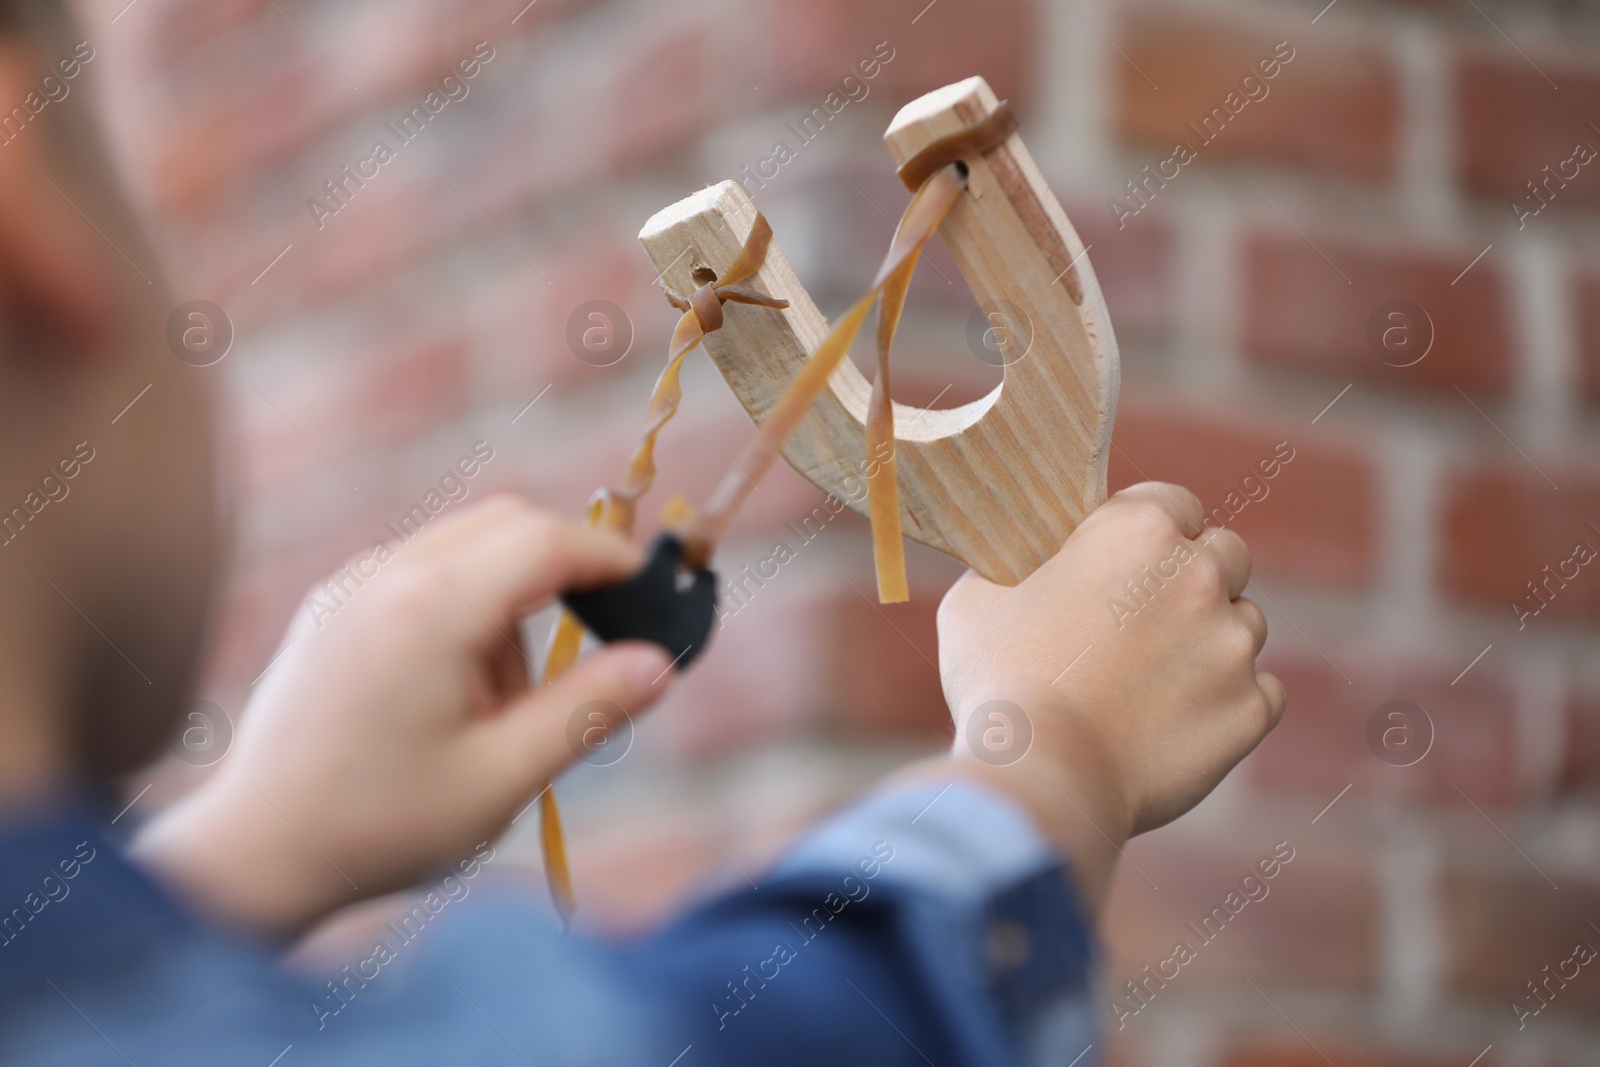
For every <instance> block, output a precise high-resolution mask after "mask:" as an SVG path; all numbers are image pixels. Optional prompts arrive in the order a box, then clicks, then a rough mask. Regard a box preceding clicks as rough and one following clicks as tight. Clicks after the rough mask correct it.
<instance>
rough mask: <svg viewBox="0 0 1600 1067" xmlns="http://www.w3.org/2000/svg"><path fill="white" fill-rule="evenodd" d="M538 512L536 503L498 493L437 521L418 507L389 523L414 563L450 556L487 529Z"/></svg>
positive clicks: (512, 495)
mask: <svg viewBox="0 0 1600 1067" xmlns="http://www.w3.org/2000/svg"><path fill="white" fill-rule="evenodd" d="M536 511H537V509H536V508H535V507H534V506H533V503H532V502H531V501H529V500H528V499H527V498H525V497H521V496H518V495H516V494H515V493H495V494H493V495H491V496H488V497H486V498H484V499H483V500H481V501H477V502H476V503H473V504H471V505H468V506H467V507H464V508H462V509H461V510H460V511H457V512H455V513H454V514H451V515H446V516H444V517H443V518H441V519H439V520H438V521H437V522H434V521H432V520H431V517H430V513H429V512H428V510H427V509H426V508H424V507H422V506H421V505H418V506H416V507H413V508H412V509H411V510H410V511H408V512H406V513H404V514H402V515H401V516H399V518H397V519H396V520H394V521H392V522H390V523H389V526H390V528H391V529H392V530H393V531H394V532H395V534H396V536H397V537H399V538H400V541H401V545H402V547H403V548H404V550H405V553H406V555H407V557H409V558H411V559H415V560H421V559H434V558H437V557H439V556H441V555H447V554H448V553H450V552H451V551H453V550H454V549H456V548H458V547H460V546H461V545H462V544H464V543H466V542H468V541H470V540H472V539H473V538H474V537H478V536H480V535H482V533H483V532H484V531H485V530H488V529H491V528H493V527H495V526H498V525H501V524H503V523H505V522H506V521H508V520H509V519H511V518H513V517H516V516H521V515H531V514H534V513H535V512H536Z"/></svg>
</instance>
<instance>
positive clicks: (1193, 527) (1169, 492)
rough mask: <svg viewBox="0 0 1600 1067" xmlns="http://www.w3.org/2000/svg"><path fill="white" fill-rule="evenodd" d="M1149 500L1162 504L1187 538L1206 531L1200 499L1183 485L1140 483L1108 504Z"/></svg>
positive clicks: (1127, 489) (1204, 515)
mask: <svg viewBox="0 0 1600 1067" xmlns="http://www.w3.org/2000/svg"><path fill="white" fill-rule="evenodd" d="M1119 500H1120V501H1139V500H1148V501H1153V502H1155V503H1157V504H1160V505H1161V506H1162V507H1164V508H1166V509H1167V511H1168V512H1170V513H1171V515H1172V517H1173V519H1174V520H1175V521H1176V522H1177V524H1178V527H1179V529H1181V530H1182V531H1183V535H1184V536H1185V537H1197V536H1199V534H1200V533H1201V531H1203V530H1204V529H1205V517H1206V513H1205V509H1204V508H1202V507H1201V506H1200V498H1199V497H1197V496H1195V495H1194V494H1193V493H1191V492H1189V490H1187V489H1185V488H1184V487H1183V486H1181V485H1173V484H1171V483H1170V482H1140V483H1139V484H1138V485H1130V486H1129V487H1128V488H1126V489H1124V490H1122V492H1120V493H1118V494H1117V495H1116V496H1113V497H1112V498H1111V499H1110V500H1109V501H1107V503H1115V502H1117V501H1119Z"/></svg>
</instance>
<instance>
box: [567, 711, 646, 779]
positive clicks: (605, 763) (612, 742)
mask: <svg viewBox="0 0 1600 1067" xmlns="http://www.w3.org/2000/svg"><path fill="white" fill-rule="evenodd" d="M567 748H568V749H569V750H571V752H572V755H573V756H574V758H576V759H577V761H578V762H579V763H587V764H588V765H589V766H591V767H610V766H612V765H613V764H617V763H621V762H622V758H623V757H624V756H626V755H627V754H628V752H629V751H630V750H631V749H632V748H633V719H632V718H630V717H629V715H628V713H627V712H626V711H623V710H622V708H620V707H619V706H617V705H616V704H613V703H611V701H609V700H589V701H585V702H584V703H582V704H579V705H578V706H577V708H576V709H575V710H574V711H573V712H572V715H571V717H570V718H568V719H567Z"/></svg>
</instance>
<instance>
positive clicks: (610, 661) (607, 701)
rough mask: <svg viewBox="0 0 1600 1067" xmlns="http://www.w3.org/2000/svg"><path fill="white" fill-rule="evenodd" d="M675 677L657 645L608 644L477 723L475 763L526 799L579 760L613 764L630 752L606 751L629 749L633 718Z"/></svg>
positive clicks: (647, 706) (645, 708) (659, 695)
mask: <svg viewBox="0 0 1600 1067" xmlns="http://www.w3.org/2000/svg"><path fill="white" fill-rule="evenodd" d="M674 673H675V672H674V670H673V667H672V657H670V656H669V655H667V653H666V652H665V651H664V650H662V649H661V648H660V647H659V646H657V645H652V644H646V643H643V642H626V643H619V644H615V645H608V646H607V647H605V648H603V649H601V650H600V651H598V652H596V653H595V654H594V655H592V656H590V657H589V658H587V659H585V660H583V661H581V662H580V663H579V664H578V665H577V666H575V667H573V668H572V669H571V670H570V671H568V672H567V673H566V674H564V675H562V676H561V677H560V678H557V679H556V680H555V681H554V682H551V683H550V684H549V685H547V686H544V687H542V688H540V689H538V690H535V691H533V692H531V693H528V694H526V695H524V696H522V697H520V698H518V699H517V700H516V701H514V702H513V703H512V704H511V706H510V707H508V708H507V709H506V711H505V713H504V714H502V715H499V716H496V717H495V718H493V719H489V720H487V721H485V722H483V723H481V724H479V726H478V727H477V731H478V733H477V736H476V737H475V738H474V741H475V745H474V747H475V749H476V753H477V756H476V758H478V759H480V760H482V761H484V762H483V765H484V766H487V767H491V768H495V769H496V771H497V773H498V774H499V775H500V776H501V777H502V779H503V780H504V781H506V782H507V783H508V784H511V785H512V786H514V788H515V789H516V790H517V791H518V792H519V793H521V794H531V793H532V792H533V791H534V790H537V789H540V788H542V787H543V786H544V785H545V783H547V782H549V781H550V779H552V778H554V777H555V776H556V775H557V774H559V773H560V772H561V771H562V770H563V769H565V768H566V767H568V766H570V765H571V764H572V763H573V762H575V761H576V760H578V759H580V758H585V757H588V758H590V759H591V761H592V760H593V759H597V758H599V759H604V760H605V761H607V762H615V759H617V758H620V753H622V752H625V751H626V748H625V747H623V748H617V749H612V750H607V749H606V747H605V746H607V745H613V744H614V745H619V746H626V745H628V744H629V743H631V742H630V739H631V735H632V717H633V716H635V715H638V714H640V713H642V712H644V711H645V710H647V709H648V708H649V707H650V706H651V705H652V704H654V703H655V702H656V701H657V700H658V699H659V698H660V697H661V695H662V694H663V693H664V692H666V689H667V687H668V686H669V685H670V684H671V680H672V676H673V674H674ZM601 753H604V755H603V756H601V755H600V754H601Z"/></svg>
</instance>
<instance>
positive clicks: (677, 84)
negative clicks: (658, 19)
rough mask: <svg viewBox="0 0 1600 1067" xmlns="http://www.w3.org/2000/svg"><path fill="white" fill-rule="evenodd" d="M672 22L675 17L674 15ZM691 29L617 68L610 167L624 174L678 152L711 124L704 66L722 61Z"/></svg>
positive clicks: (653, 43)
mask: <svg viewBox="0 0 1600 1067" xmlns="http://www.w3.org/2000/svg"><path fill="white" fill-rule="evenodd" d="M674 17H675V16H674ZM708 51H709V49H708V48H707V46H706V42H705V38H703V37H701V36H700V34H699V33H697V32H696V31H695V29H694V27H692V26H683V27H682V28H681V29H680V30H678V31H676V32H670V33H663V34H661V35H660V36H659V37H658V38H656V39H654V40H651V41H649V42H648V43H647V44H646V45H645V46H644V47H642V48H640V49H639V50H638V52H637V53H636V54H635V55H633V56H632V57H630V58H629V59H627V60H624V62H623V63H622V64H621V68H622V70H621V76H620V77H619V79H618V80H617V83H616V85H615V86H614V87H613V88H612V90H611V103H610V110H611V112H612V116H613V121H612V124H611V129H610V131H609V134H610V137H611V147H610V157H611V163H612V165H613V166H615V167H616V168H617V169H618V170H623V171H626V170H629V169H632V168H633V167H637V166H640V165H642V164H644V163H647V162H649V161H651V160H652V159H655V158H658V157H662V156H670V155H672V154H673V153H675V152H681V151H683V150H684V149H686V148H687V147H689V146H691V145H693V144H694V143H695V142H696V141H698V140H699V138H700V136H701V135H702V134H703V133H705V132H706V131H707V130H709V128H710V126H711V121H712V114H711V108H710V104H711V100H710V97H709V89H710V83H709V82H708V80H707V78H706V66H705V65H706V63H707V62H710V61H712V60H716V61H717V62H720V61H721V60H720V59H719V58H718V57H717V56H716V55H715V54H714V53H713V54H712V55H711V56H709V57H708V56H707V55H706V53H707V52H708Z"/></svg>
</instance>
